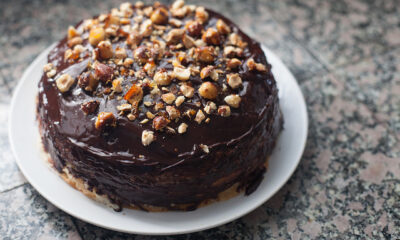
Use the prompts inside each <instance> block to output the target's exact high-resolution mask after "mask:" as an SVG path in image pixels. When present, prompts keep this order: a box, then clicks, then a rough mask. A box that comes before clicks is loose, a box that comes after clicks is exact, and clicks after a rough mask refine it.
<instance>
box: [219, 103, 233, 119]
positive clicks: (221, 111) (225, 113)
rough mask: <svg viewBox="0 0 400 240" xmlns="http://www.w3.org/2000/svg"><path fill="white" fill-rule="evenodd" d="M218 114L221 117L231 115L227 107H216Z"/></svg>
mask: <svg viewBox="0 0 400 240" xmlns="http://www.w3.org/2000/svg"><path fill="white" fill-rule="evenodd" d="M218 114H219V115H220V116H221V117H229V116H230V115H231V108H230V107H229V106H227V105H221V106H219V107H218Z"/></svg>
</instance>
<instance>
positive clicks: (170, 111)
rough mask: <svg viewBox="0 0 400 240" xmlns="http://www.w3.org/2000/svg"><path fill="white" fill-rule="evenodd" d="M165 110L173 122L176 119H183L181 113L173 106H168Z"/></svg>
mask: <svg viewBox="0 0 400 240" xmlns="http://www.w3.org/2000/svg"><path fill="white" fill-rule="evenodd" d="M165 110H166V111H167V113H168V115H169V118H170V119H171V120H174V119H177V118H180V117H181V113H180V112H179V110H178V109H176V108H175V107H173V106H167V107H166V108H165Z"/></svg>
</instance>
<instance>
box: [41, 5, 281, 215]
mask: <svg viewBox="0 0 400 240" xmlns="http://www.w3.org/2000/svg"><path fill="white" fill-rule="evenodd" d="M43 70H44V74H43V77H42V79H41V80H40V82H39V94H38V104H37V114H38V121H39V129H40V133H41V136H42V142H43V145H44V150H45V152H46V153H48V156H49V159H50V162H51V163H52V164H53V165H54V167H55V169H56V170H57V171H58V172H59V173H60V175H61V176H62V177H63V179H64V180H65V181H67V182H68V183H69V184H71V185H72V186H73V187H75V188H76V189H78V190H80V191H82V192H83V193H84V194H86V195H87V196H89V197H91V198H93V199H96V200H98V201H102V202H104V203H107V204H109V205H111V206H112V207H113V208H114V209H116V210H121V209H122V208H123V207H129V208H138V209H142V210H148V211H165V210H194V209H196V208H198V207H199V206H202V205H205V204H208V203H210V202H213V201H216V200H221V199H226V198H229V197H232V196H234V195H236V194H237V193H240V192H245V194H251V193H252V192H253V191H254V190H255V189H256V188H257V187H258V185H259V183H260V182H261V180H262V178H263V174H264V172H265V169H266V163H267V159H268V157H269V155H270V154H271V152H272V150H273V148H274V145H275V142H276V140H277V137H278V135H279V132H280V131H281V129H282V122H283V120H282V117H281V113H280V109H279V100H278V89H277V86H276V82H275V80H274V77H273V75H272V73H271V66H270V65H269V64H268V63H267V61H266V57H265V55H264V53H263V51H262V49H261V48H260V45H259V43H257V42H256V41H254V40H252V39H251V38H249V37H248V36H247V35H246V34H244V33H243V32H242V31H241V30H240V29H239V28H238V27H237V26H236V25H235V24H234V23H232V22H231V21H229V20H228V19H226V18H225V17H223V16H221V15H220V14H218V13H215V12H213V11H211V10H208V9H205V8H204V7H200V6H194V5H185V3H184V1H182V0H180V1H179V0H178V1H176V2H175V3H173V4H172V5H171V6H165V5H162V4H160V3H155V4H154V5H152V6H145V5H143V3H141V2H137V3H135V4H130V3H124V4H121V6H120V7H119V8H118V9H117V8H115V9H112V10H111V12H110V13H106V14H101V15H99V16H98V17H94V18H92V19H88V20H84V21H82V22H80V23H79V24H77V25H76V26H75V27H72V26H70V27H69V29H68V34H67V36H66V37H65V38H64V39H63V40H61V41H60V42H59V43H58V44H57V45H56V47H54V49H52V51H51V52H50V53H49V55H48V64H46V65H45V66H44V69H43Z"/></svg>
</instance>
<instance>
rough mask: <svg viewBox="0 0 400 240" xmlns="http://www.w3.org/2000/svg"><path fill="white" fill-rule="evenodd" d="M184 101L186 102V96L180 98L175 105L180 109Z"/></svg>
mask: <svg viewBox="0 0 400 240" xmlns="http://www.w3.org/2000/svg"><path fill="white" fill-rule="evenodd" d="M184 101H185V97H184V96H179V97H177V98H176V100H175V105H176V106H177V107H179V106H180V105H181V104H182V103H183V102H184Z"/></svg>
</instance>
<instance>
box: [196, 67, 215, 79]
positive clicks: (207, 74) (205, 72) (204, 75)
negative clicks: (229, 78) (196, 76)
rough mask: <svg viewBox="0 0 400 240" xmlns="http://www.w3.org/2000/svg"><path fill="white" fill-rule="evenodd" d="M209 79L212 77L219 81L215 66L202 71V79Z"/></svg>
mask: <svg viewBox="0 0 400 240" xmlns="http://www.w3.org/2000/svg"><path fill="white" fill-rule="evenodd" d="M207 77H210V78H211V79H212V80H214V81H217V80H218V73H217V71H215V68H214V66H211V65H208V66H207V67H204V68H203V69H201V72H200V78H201V79H204V78H207Z"/></svg>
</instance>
